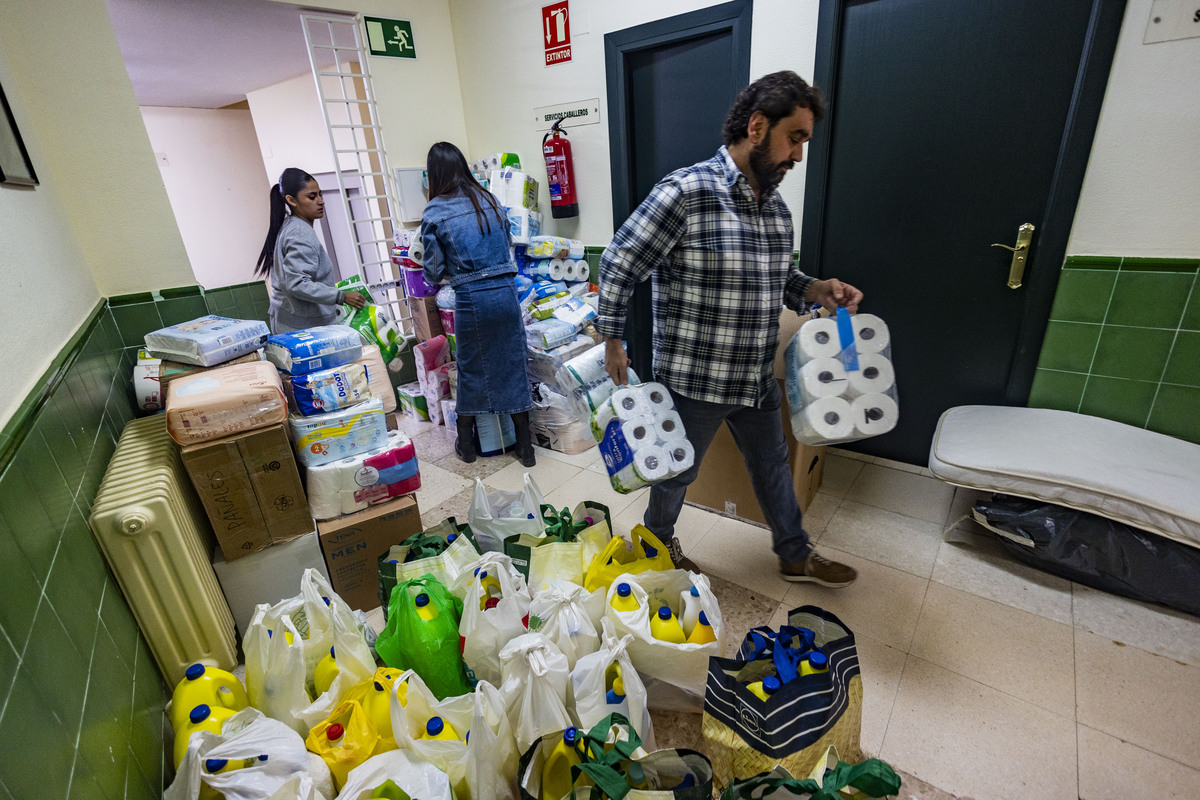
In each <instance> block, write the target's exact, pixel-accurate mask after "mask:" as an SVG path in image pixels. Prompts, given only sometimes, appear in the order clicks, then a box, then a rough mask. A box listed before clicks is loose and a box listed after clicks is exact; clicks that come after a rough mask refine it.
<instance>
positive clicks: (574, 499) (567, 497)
mask: <svg viewBox="0 0 1200 800" xmlns="http://www.w3.org/2000/svg"><path fill="white" fill-rule="evenodd" d="M539 465H540V464H539ZM558 466H560V467H562V468H563V469H564V471H566V472H568V473H571V474H570V475H569V477H568V478H567V479H566V480H565V481H563V482H561V483H560V484H558V485H557V486H556V487H554V488H553V489H545V488H544V487H542V479H541V477H540V476H538V477H537V478H536V480H537V482H538V486H539V487H542V491H543V496H544V497H545V498H546V502H547V503H550V504H551V505H553V506H554V507H555V508H562V507H563V506H566V507H567V508H574V507H575V506H576V505H578V504H579V503H581V502H583V501H584V500H591V501H592V502H595V503H600V504H602V505H606V506H608V512H609V514H610V515H613V516H615V515H617V514H620V513H621V512H622V511H624V510H625V509H626V508H628V507H629V505H630V504H631V503H632V502H634V500H635V499H636V498H637V497H638V494H639V492H645V491H648V490H645V489H639V490H638V492H634V493H632V494H620V493H619V492H617V491H616V490H615V489H613V488H612V483H611V482H610V481H609V480H608V475H601V474H600V473H598V472H592V471H591V470H588V469H579V468H578V467H569V466H567V465H565V464H560V465H558Z"/></svg>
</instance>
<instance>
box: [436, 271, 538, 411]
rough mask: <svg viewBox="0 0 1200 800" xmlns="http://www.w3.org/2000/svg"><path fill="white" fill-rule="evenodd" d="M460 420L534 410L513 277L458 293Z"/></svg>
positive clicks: (466, 285)
mask: <svg viewBox="0 0 1200 800" xmlns="http://www.w3.org/2000/svg"><path fill="white" fill-rule="evenodd" d="M454 290H455V294H454V335H455V338H456V340H457V349H458V355H457V358H458V401H457V405H456V410H457V412H458V413H459V414H465V415H469V416H476V415H478V414H516V413H518V412H521V411H528V410H530V409H531V408H533V396H532V395H531V394H530V391H529V377H528V376H527V374H526V372H525V362H526V344H525V325H524V324H523V323H522V321H521V308H520V306H519V305H518V303H517V289H516V285H515V284H514V282H513V276H512V275H499V276H496V277H492V278H480V279H479V280H477V281H468V282H466V283H462V284H459V285H458V286H455V287H454Z"/></svg>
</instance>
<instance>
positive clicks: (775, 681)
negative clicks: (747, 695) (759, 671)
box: [763, 675, 783, 694]
mask: <svg viewBox="0 0 1200 800" xmlns="http://www.w3.org/2000/svg"><path fill="white" fill-rule="evenodd" d="M782 685H783V684H781V683H780V682H779V678H776V677H775V676H774V675H768V676H767V677H765V678H763V691H764V692H766V693H767V694H775V692H778V691H779V687H780V686H782Z"/></svg>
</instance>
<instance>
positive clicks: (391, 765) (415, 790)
mask: <svg viewBox="0 0 1200 800" xmlns="http://www.w3.org/2000/svg"><path fill="white" fill-rule="evenodd" d="M387 780H390V781H393V782H394V783H395V784H396V785H397V786H399V787H400V788H401V789H403V790H404V791H405V792H406V793H407V794H408V796H409V797H413V798H420V800H454V794H453V792H451V790H450V781H449V779H448V778H447V777H446V773H444V772H442V771H441V770H440V769H438V768H437V767H436V766H434V765H433V764H430V763H429V762H428V761H426V760H425V759H423V758H421V756H420V754H418V753H414V752H412V751H409V750H389V751H388V752H386V753H380V754H379V755H377V756H371V757H370V758H368V759H367V760H366V761H364V762H363V763H361V764H359V765H358V766H357V767H355V768H354V769H352V770H350V774H349V775H348V776H347V777H346V785H345V786H343V787H342V791H341V793H340V794H339V795H338V796H337V800H362V799H363V798H367V797H370V796H371V794H372V793H373V792H374V790H375V789H376V788H378V786H379V785H380V784H381V783H383V782H384V781H387Z"/></svg>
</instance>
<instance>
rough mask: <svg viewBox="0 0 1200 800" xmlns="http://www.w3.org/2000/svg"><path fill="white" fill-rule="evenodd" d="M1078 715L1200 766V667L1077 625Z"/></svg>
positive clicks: (1114, 733)
mask: <svg viewBox="0 0 1200 800" xmlns="http://www.w3.org/2000/svg"><path fill="white" fill-rule="evenodd" d="M1075 670H1076V697H1077V701H1076V702H1077V703H1078V713H1077V719H1078V721H1079V722H1080V723H1081V724H1083V725H1087V726H1088V727H1090V728H1095V729H1097V730H1099V731H1103V732H1104V733H1107V734H1108V735H1110V736H1115V737H1117V738H1118V739H1122V740H1124V741H1126V742H1129V743H1130V744H1133V745H1137V746H1138V747H1142V748H1144V749H1146V750H1149V751H1151V752H1153V753H1158V754H1159V755H1161V756H1166V757H1167V758H1170V759H1173V760H1175V761H1179V762H1180V763H1183V764H1186V765H1187V766H1189V767H1192V768H1194V769H1200V667H1195V666H1192V665H1190V664H1181V663H1179V662H1178V661H1173V660H1172V659H1169V658H1164V657H1163V656H1158V655H1154V654H1153V653H1147V652H1146V651H1145V650H1141V649H1139V648H1137V647H1130V646H1128V645H1124V644H1120V643H1118V642H1114V641H1113V640H1112V639H1108V638H1105V637H1102V636H1097V635H1096V634H1094V633H1089V632H1087V631H1085V630H1080V629H1079V628H1076V629H1075Z"/></svg>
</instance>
